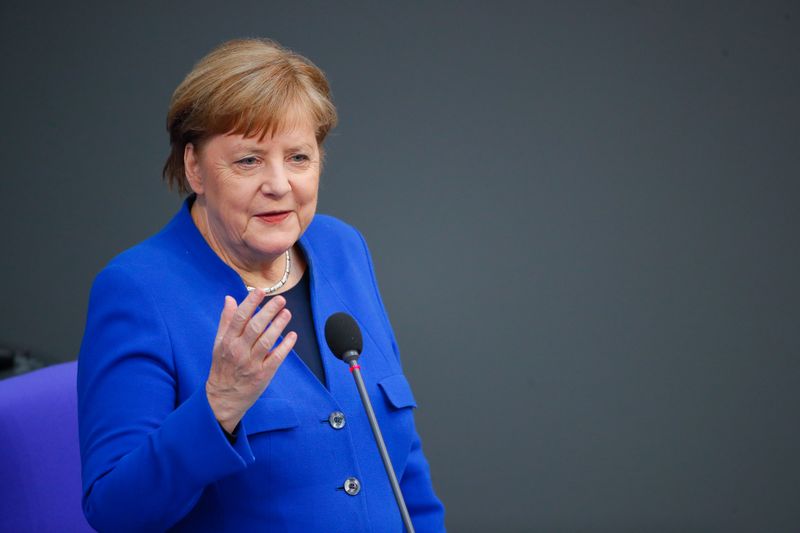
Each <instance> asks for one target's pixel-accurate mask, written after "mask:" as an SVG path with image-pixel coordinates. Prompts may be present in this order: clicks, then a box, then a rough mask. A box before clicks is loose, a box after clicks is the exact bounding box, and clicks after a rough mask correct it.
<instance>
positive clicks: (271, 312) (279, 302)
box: [242, 296, 291, 348]
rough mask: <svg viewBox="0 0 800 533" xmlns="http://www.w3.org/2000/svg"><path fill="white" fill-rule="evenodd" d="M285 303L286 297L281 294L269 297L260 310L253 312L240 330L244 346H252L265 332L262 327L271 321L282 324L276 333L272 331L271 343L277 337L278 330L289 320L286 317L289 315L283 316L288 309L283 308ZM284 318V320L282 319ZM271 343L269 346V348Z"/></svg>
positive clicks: (281, 329)
mask: <svg viewBox="0 0 800 533" xmlns="http://www.w3.org/2000/svg"><path fill="white" fill-rule="evenodd" d="M285 305H286V299H285V298H284V297H283V296H275V297H273V298H271V299H270V300H269V301H268V302H267V303H266V304H264V307H262V308H261V311H259V312H258V313H256V314H255V316H253V318H251V319H250V321H249V322H248V323H247V325H246V326H245V328H244V331H243V332H242V341H243V342H244V344H245V346H247V347H248V348H251V347H253V346H254V345H255V344H256V342H257V341H258V340H259V338H260V337H261V336H262V335H263V334H264V333H265V331H264V328H266V327H267V324H269V323H271V322H273V323H274V322H279V323H282V324H283V325H282V326H281V328H280V330H279V331H278V333H277V334H275V333H273V334H272V335H271V339H272V341H273V343H274V342H275V339H277V338H278V335H280V332H281V331H283V328H284V327H286V324H287V323H288V322H289V321H288V318H290V317H291V314H289V316H288V317H287V316H285V314H286V313H289V310H288V309H284V306H285ZM284 319H285V320H284ZM271 347H272V345H270V346H269V348H271Z"/></svg>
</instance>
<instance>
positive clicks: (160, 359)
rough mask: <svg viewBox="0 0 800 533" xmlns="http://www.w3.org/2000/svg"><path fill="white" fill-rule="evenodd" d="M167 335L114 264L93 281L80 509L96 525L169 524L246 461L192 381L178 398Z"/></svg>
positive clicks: (82, 375)
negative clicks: (183, 397)
mask: <svg viewBox="0 0 800 533" xmlns="http://www.w3.org/2000/svg"><path fill="white" fill-rule="evenodd" d="M175 376H176V372H175V368H174V362H173V359H172V349H171V343H170V338H169V333H168V331H167V328H166V326H165V324H164V321H163V319H162V318H161V315H160V313H159V310H158V308H157V306H156V304H155V301H154V299H153V298H152V296H151V295H150V294H149V292H148V291H147V288H146V287H144V286H143V284H140V283H137V281H136V279H134V276H131V275H129V274H128V273H127V272H126V271H125V270H124V269H123V268H122V267H119V266H114V265H112V266H109V267H107V268H106V269H105V270H104V271H103V272H101V273H100V274H99V275H98V277H97V278H96V279H95V282H94V285H93V287H92V292H91V296H90V299H89V311H88V317H87V323H86V330H85V332H84V338H83V343H82V345H81V352H80V356H79V361H78V418H79V431H80V449H81V461H82V476H83V509H84V513H85V514H86V518H87V520H88V521H89V523H90V524H91V525H92V526H93V527H94V528H95V529H97V530H98V531H120V532H122V531H156V530H164V529H167V528H169V527H170V526H172V525H174V524H175V523H176V522H178V521H179V520H180V519H181V518H182V517H183V516H185V515H186V514H187V513H188V512H189V511H190V510H191V509H192V507H194V505H195V504H196V502H197V500H198V499H199V497H200V495H201V493H202V491H203V489H204V487H206V486H207V485H208V484H209V483H212V482H214V481H216V480H218V479H220V478H222V477H224V476H227V475H229V474H232V473H234V472H237V471H240V470H243V469H245V468H246V467H247V466H248V465H249V464H251V463H252V462H253V461H254V458H253V454H252V452H251V450H250V448H249V445H248V442H247V438H246V437H245V434H244V432H242V434H241V435H240V436H239V438H238V439H237V440H236V443H235V444H233V445H232V444H230V443H229V442H228V440H227V439H226V438H225V435H224V433H223V431H222V429H221V427H220V426H219V424H218V423H217V420H216V418H215V417H214V414H213V412H212V411H211V407H210V406H209V404H208V400H207V397H206V394H205V387H200V388H199V389H198V390H196V391H194V392H193V393H191V395H190V396H189V397H188V398H187V399H186V400H185V401H184V402H182V403H181V404H180V405H178V401H177V393H176V378H175Z"/></svg>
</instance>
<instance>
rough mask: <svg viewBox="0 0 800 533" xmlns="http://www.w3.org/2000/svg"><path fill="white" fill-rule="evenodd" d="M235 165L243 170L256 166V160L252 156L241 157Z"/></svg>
mask: <svg viewBox="0 0 800 533" xmlns="http://www.w3.org/2000/svg"><path fill="white" fill-rule="evenodd" d="M236 164H237V165H239V166H241V167H244V168H252V167H254V166H256V165H257V164H258V158H257V157H255V156H252V155H251V156H247V157H243V158H241V159H240V160H238V161H237V162H236Z"/></svg>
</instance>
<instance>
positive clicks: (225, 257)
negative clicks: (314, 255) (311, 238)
mask: <svg viewBox="0 0 800 533" xmlns="http://www.w3.org/2000/svg"><path fill="white" fill-rule="evenodd" d="M190 213H191V215H192V220H193V221H194V224H195V226H197V229H198V230H199V231H200V234H201V235H202V236H203V238H204V239H205V241H206V243H207V244H208V246H209V247H210V248H211V249H212V250H214V253H216V254H217V256H219V258H220V259H222V261H223V262H224V263H225V264H227V265H228V266H229V267H231V268H232V269H233V270H234V271H235V272H236V273H237V274H239V277H240V278H242V282H243V283H244V284H245V285H246V286H251V287H258V288H262V289H263V288H267V287H272V286H273V285H275V284H276V283H277V282H278V281H279V280H280V279H281V278H282V277H283V275H284V273H285V271H286V253H285V252H282V253H280V254H278V255H277V256H262V257H242V256H240V255H237V254H234V253H232V252H231V251H229V250H227V249H226V248H225V247H224V246H222V245H221V244H220V239H219V238H217V237H216V236H215V235H214V232H213V231H212V229H211V228H212V226H211V225H210V224H209V223H208V211H207V210H206V208H205V205H204V202H203V201H202V197H200V196H198V197H197V198H196V199H195V201H194V203H193V204H192V207H191V211H190ZM289 254H290V256H291V261H292V268H291V271H290V273H289V278H288V280H287V281H286V283H285V284H284V285H283V286H282V287H281V288H280V289H278V290H276V291H275V292H273V293H272V294H280V293H281V292H284V291H286V290H288V289H290V288H292V287H294V286H295V285H296V284H297V282H298V281H300V279H301V278H302V277H303V274H304V273H305V270H306V261H305V258H304V256H303V253H302V251H301V250H300V247H299V246H298V245H297V244H295V245H294V246H292V248H290V249H289Z"/></svg>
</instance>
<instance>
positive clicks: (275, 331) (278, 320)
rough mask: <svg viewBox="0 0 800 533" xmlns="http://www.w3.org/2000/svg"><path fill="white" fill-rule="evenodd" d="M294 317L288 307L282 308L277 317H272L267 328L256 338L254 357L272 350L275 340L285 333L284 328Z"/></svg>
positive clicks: (260, 356) (261, 355)
mask: <svg viewBox="0 0 800 533" xmlns="http://www.w3.org/2000/svg"><path fill="white" fill-rule="evenodd" d="M291 319H292V313H291V312H290V311H289V310H288V309H281V310H280V311H278V314H277V315H275V318H273V319H272V322H270V324H269V326H268V327H267V329H266V330H265V331H264V332H263V333H262V334H261V335H260V336H259V337H258V338H257V339H256V342H255V344H253V357H254V358H263V357H264V356H265V355H266V354H268V353H269V352H270V350H272V347H273V346H274V345H275V342H276V341H277V340H278V337H280V335H281V333H283V330H284V328H285V327H286V325H287V324H288V323H289V320H291Z"/></svg>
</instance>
